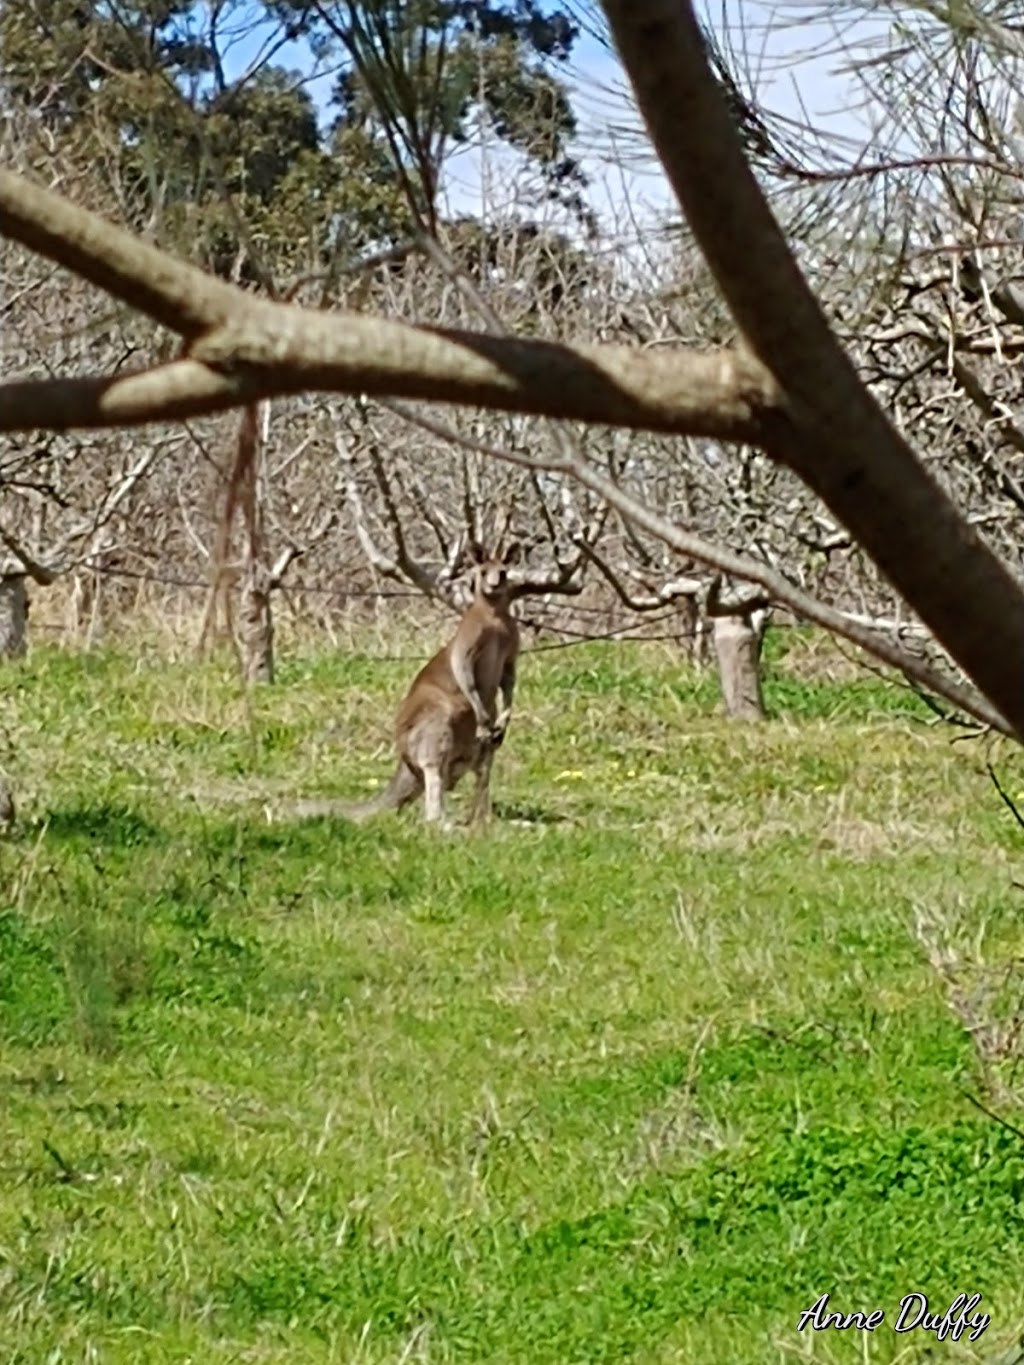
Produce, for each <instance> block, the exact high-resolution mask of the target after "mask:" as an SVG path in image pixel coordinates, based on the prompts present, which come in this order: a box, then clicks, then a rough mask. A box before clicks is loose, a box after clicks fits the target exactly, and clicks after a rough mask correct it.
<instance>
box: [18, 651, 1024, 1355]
mask: <svg viewBox="0 0 1024 1365" xmlns="http://www.w3.org/2000/svg"><path fill="white" fill-rule="evenodd" d="M785 643H786V642H785V641H784V640H783V641H782V643H779V639H778V637H773V659H772V665H771V671H770V677H769V680H768V687H767V698H768V701H769V704H770V706H771V709H772V713H773V718H772V719H771V720H770V721H769V722H768V723H766V724H764V725H762V726H753V727H742V726H731V725H728V724H726V723H725V722H723V721H722V720H721V719H720V718H718V717H717V716H716V714H715V707H716V701H717V692H716V686H715V683H714V679H713V678H704V679H699V678H697V677H695V676H693V675H691V674H690V673H688V672H687V669H686V668H685V667H683V666H681V665H680V663H679V660H678V659H677V658H675V657H674V656H673V655H672V653H671V651H669V650H668V649H667V648H662V647H660V646H643V647H641V646H639V645H635V644H627V645H619V646H613V645H603V646H602V645H597V644H595V645H591V646H586V647H581V648H576V649H570V650H564V651H554V652H549V653H535V654H532V655H529V656H528V657H526V658H525V659H524V661H523V666H522V670H521V683H520V691H519V696H518V708H517V713H516V716H515V719H514V721H513V726H512V730H511V732H510V736H509V740H508V742H507V744H506V746H505V748H503V749H502V751H501V754H500V755H499V759H498V762H497V764H496V769H495V779H494V795H495V799H496V802H497V805H498V818H497V819H496V820H495V822H494V824H493V825H492V826H491V828H490V830H489V831H488V832H486V833H485V834H483V835H482V836H481V835H468V834H466V833H465V832H456V833H454V834H452V835H448V836H443V835H439V834H437V833H436V832H435V833H431V832H429V831H425V830H424V829H423V828H422V826H421V824H420V819H419V811H418V810H417V811H414V812H410V813H408V815H402V816H401V817H395V816H393V815H392V816H390V817H388V816H385V817H382V818H381V819H380V820H379V821H377V822H376V823H373V824H369V825H366V826H363V827H359V828H354V827H349V826H346V825H345V824H343V823H341V822H332V821H329V820H310V821H303V822H298V821H296V822H292V823H282V824H268V823H267V821H266V819H265V817H264V815H263V814H262V812H261V803H262V802H263V801H265V800H267V799H271V798H277V797H279V796H280V795H282V794H284V793H292V794H296V795H298V794H302V795H321V794H325V795H327V794H330V795H333V794H337V795H345V796H349V795H362V794H364V793H365V792H366V791H367V790H369V789H370V788H371V787H373V786H375V785H376V784H377V782H379V781H381V780H383V778H384V777H386V776H387V774H388V771H389V767H390V756H389V751H388V722H389V711H390V708H391V706H392V705H393V703H394V701H395V699H396V693H397V692H399V691H400V689H401V687H402V685H403V682H404V680H405V679H407V678H408V676H409V674H410V669H411V668H412V667H413V666H414V665H415V663H417V662H418V659H417V658H416V657H415V656H416V655H418V654H419V653H420V652H422V649H423V644H422V641H421V642H420V643H419V644H418V645H409V646H407V653H408V654H409V655H410V656H411V657H410V658H409V659H408V660H406V661H404V662H403V661H394V660H392V661H390V662H387V661H385V662H380V661H374V660H373V659H372V658H370V657H368V656H367V655H360V654H357V653H351V654H349V655H347V656H343V655H341V654H340V653H338V654H334V655H331V654H330V653H328V652H323V651H321V652H320V653H319V654H315V653H313V652H311V651H307V652H305V653H302V652H299V651H292V652H289V653H288V654H287V655H286V657H285V658H284V659H283V660H282V664H281V670H280V681H279V683H278V684H277V685H276V686H275V687H274V688H273V689H272V690H267V691H264V692H257V693H255V694H253V695H252V697H251V698H249V699H247V698H246V697H245V696H244V695H243V694H242V692H241V691H240V689H239V686H238V684H237V681H236V679H235V677H234V674H233V671H232V666H231V664H230V661H228V660H219V661H214V662H210V663H205V664H197V663H195V662H194V661H192V660H182V661H179V662H177V663H175V662H168V661H167V660H166V659H164V658H162V657H160V654H159V651H156V650H152V649H150V650H145V649H139V650H134V651H132V652H128V651H125V652H123V653H118V652H117V651H116V650H111V651H109V652H106V651H100V652H92V653H88V654H85V653H82V654H75V653H63V654H62V653H60V652H58V651H56V650H47V649H40V650H38V651H37V652H35V653H34V654H33V656H32V658H31V659H30V661H29V662H28V663H26V664H25V665H23V666H21V667H18V668H11V669H8V670H7V672H6V673H5V676H4V680H3V698H2V702H0V724H2V727H3V735H4V737H5V740H6V742H7V744H8V746H9V756H8V759H7V763H8V767H9V768H10V769H11V771H12V773H13V775H14V777H15V778H16V781H17V789H18V792H19V794H20V796H21V807H20V820H19V824H18V827H17V829H16V831H15V832H14V834H13V835H12V836H11V837H10V838H8V839H7V840H6V841H4V842H3V843H2V844H0V894H2V898H3V899H2V907H0V1172H2V1175H0V1362H3V1365H62V1363H63V1362H75V1363H76V1365H77V1363H78V1362H104V1365H105V1363H106V1362H118V1363H120V1362H186V1361H192V1362H195V1363H196V1365H207V1363H208V1365H226V1362H288V1363H289V1365H301V1363H302V1362H327V1361H332V1362H334V1361H337V1362H385V1361H386V1362H399V1361H431V1362H443V1361H465V1362H523V1365H544V1363H545V1362H551V1365H556V1363H557V1365H575V1363H576V1362H580V1363H581V1365H582V1363H583V1362H588V1363H589V1362H595V1363H596V1362H619V1361H628V1362H668V1361H680V1362H691V1361H692V1362H701V1363H703V1362H708V1363H709V1365H710V1363H711V1362H715V1365H731V1363H732V1362H736V1363H737V1365H740V1363H742V1365H748V1363H749V1362H761V1361H802V1360H814V1361H823V1362H828V1361H854V1360H857V1361H865V1360H871V1361H896V1360H899V1361H902V1362H908V1361H919V1360H926V1359H927V1360H938V1359H942V1360H956V1361H961V1360H963V1361H967V1360H972V1361H973V1360H985V1361H992V1360H995V1359H996V1358H997V1356H998V1355H999V1353H1000V1352H1001V1351H1005V1350H1006V1349H1007V1348H1008V1347H1009V1346H1011V1345H1012V1343H1014V1342H1015V1341H1017V1340H1018V1338H1019V1336H1020V1334H1021V1332H1022V1330H1024V1204H1022V1199H1024V1138H1022V1137H1021V1136H1018V1135H1017V1134H1016V1133H1015V1132H1014V1131H1012V1129H1011V1128H1010V1127H1008V1126H1006V1124H1011V1125H1016V1126H1018V1127H1020V1128H1022V1129H1024V1105H1022V1104H1021V1102H1020V1097H1021V1094H1022V1090H1021V1082H1020V1078H1019V1077H1017V1076H1016V1075H1015V1062H1016V1061H1017V1060H1019V1058H1020V1055H1021V1053H1022V1051H1024V1044H1022V1045H1021V1046H1018V1045H1017V1040H1016V1038H1015V1036H1014V1033H1013V1026H1014V1018H1015V1014H1016V1012H1017V1011H1018V1009H1019V1008H1020V996H1021V994H1022V988H1021V977H1020V975H1019V973H1018V969H1017V966H1016V963H1017V960H1018V959H1019V958H1021V956H1022V932H1021V924H1022V912H1024V892H1022V890H1021V888H1020V887H1019V886H1015V885H1014V883H1015V882H1018V883H1019V882H1021V881H1024V870H1022V868H1024V841H1022V837H1021V832H1020V830H1019V829H1018V828H1017V826H1016V825H1015V823H1014V821H1013V819H1012V817H1011V816H1010V814H1009V812H1008V811H1007V810H1006V808H1005V807H1004V806H1003V805H1002V804H1001V802H1000V801H999V799H998V796H997V794H996V793H995V791H994V789H993V787H992V785H991V783H990V781H989V779H988V777H987V776H986V774H985V772H984V762H983V760H984V753H983V751H982V749H981V747H980V746H979V745H978V744H976V743H975V744H970V743H957V744H952V743H951V742H950V741H951V738H952V735H953V734H955V733H956V732H952V731H950V730H948V729H936V728H934V727H932V726H930V725H929V724H928V723H927V720H928V713H927V712H926V711H925V710H924V708H923V707H921V706H920V705H919V704H918V703H917V702H916V701H915V700H914V699H912V698H909V699H908V695H907V693H905V692H900V691H897V690H895V689H890V688H886V687H884V686H882V685H881V684H879V683H875V682H872V681H864V680H861V681H853V682H851V681H846V682H845V683H839V682H832V681H828V680H821V679H819V680H815V678H814V676H813V672H814V670H812V669H809V668H808V667H806V666H805V664H803V663H801V660H800V657H798V655H797V654H796V653H792V652H791V653H790V654H784V652H783V646H784V645H785ZM382 708H383V709H382ZM999 772H1000V775H1001V777H1002V779H1003V781H1004V782H1005V783H1006V785H1007V788H1008V790H1009V791H1010V792H1013V793H1018V792H1019V793H1021V796H1022V799H1024V763H1022V762H1021V760H1019V759H1017V758H1015V757H1014V756H1013V755H1012V754H1009V753H1007V754H1003V755H1002V756H1001V757H1000V760H999ZM467 803H468V791H467V792H466V793H465V794H463V793H462V792H460V793H459V799H458V800H457V801H456V803H455V804H456V809H457V810H461V811H464V810H465V808H466V805H467ZM972 1029H973V1032H972ZM972 1096H973V1097H974V1099H976V1100H978V1101H979V1102H980V1103H981V1104H983V1105H985V1106H986V1107H987V1108H988V1109H990V1110H991V1111H993V1113H994V1114H996V1115H998V1116H999V1118H998V1119H997V1118H994V1117H991V1116H989V1115H987V1114H986V1113H984V1112H982V1111H981V1110H980V1109H979V1108H978V1106H977V1105H976V1104H975V1103H973V1102H972V1100H971V1098H969V1097H972ZM999 1119H1002V1120H1004V1122H1002V1123H1001V1122H1000V1121H999ZM913 1291H920V1292H923V1293H926V1294H927V1295H928V1296H929V1307H930V1311H932V1312H937V1313H942V1312H944V1311H945V1309H946V1307H947V1306H948V1305H949V1303H950V1302H951V1300H952V1299H953V1297H954V1295H956V1294H957V1293H958V1292H961V1291H963V1292H966V1293H980V1294H982V1295H983V1299H982V1301H981V1304H980V1305H979V1309H978V1311H984V1312H988V1313H989V1314H991V1319H992V1321H991V1325H990V1327H989V1328H988V1329H987V1330H986V1331H985V1332H984V1334H983V1335H982V1336H981V1337H980V1338H979V1339H977V1340H975V1341H973V1342H969V1341H968V1340H967V1338H966V1336H965V1337H964V1338H963V1339H962V1340H960V1341H959V1342H956V1341H951V1340H945V1341H940V1342H936V1340H935V1336H934V1334H932V1333H928V1332H925V1331H923V1330H920V1329H918V1330H915V1331H911V1332H907V1333H902V1334H897V1333H896V1332H894V1331H893V1329H892V1324H893V1322H894V1320H895V1319H896V1316H897V1312H898V1305H899V1300H900V1298H901V1297H902V1296H903V1295H905V1294H908V1293H911V1292H913ZM825 1292H827V1293H829V1295H830V1296H831V1303H830V1307H831V1308H833V1309H839V1310H841V1311H847V1312H848V1311H852V1310H855V1309H862V1310H864V1311H865V1312H869V1311H871V1310H872V1309H875V1308H881V1309H884V1310H885V1321H884V1323H883V1324H882V1325H881V1326H880V1327H879V1328H878V1329H877V1330H876V1331H874V1332H873V1333H866V1332H858V1331H853V1330H851V1331H845V1332H840V1331H836V1330H826V1331H821V1332H812V1331H810V1330H808V1331H805V1332H803V1333H798V1332H797V1330H796V1324H797V1319H798V1316H799V1314H800V1312H801V1311H802V1310H803V1309H805V1308H808V1307H810V1305H811V1304H812V1303H813V1302H814V1301H815V1300H816V1299H818V1297H819V1296H820V1295H821V1294H823V1293H825Z"/></svg>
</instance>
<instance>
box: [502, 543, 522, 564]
mask: <svg viewBox="0 0 1024 1365" xmlns="http://www.w3.org/2000/svg"><path fill="white" fill-rule="evenodd" d="M522 557H523V543H522V541H520V540H514V541H513V542H512V544H511V545H509V546H508V548H507V549H506V550H505V553H504V554H503V555H502V557H501V558H502V563H504V564H508V565H510V566H511V565H512V564H518V563H519V561H520V560H521V559H522Z"/></svg>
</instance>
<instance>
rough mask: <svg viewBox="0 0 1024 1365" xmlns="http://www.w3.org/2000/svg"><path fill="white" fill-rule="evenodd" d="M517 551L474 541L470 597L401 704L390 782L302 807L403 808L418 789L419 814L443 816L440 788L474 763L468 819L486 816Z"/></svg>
mask: <svg viewBox="0 0 1024 1365" xmlns="http://www.w3.org/2000/svg"><path fill="white" fill-rule="evenodd" d="M519 554H520V547H519V545H518V544H516V545H513V546H511V547H510V548H509V550H508V551H507V552H506V554H505V555H504V557H503V558H502V559H501V560H498V559H492V558H490V557H489V556H488V555H487V554H485V552H484V551H483V549H482V548H481V547H480V546H479V545H478V544H476V543H474V544H472V545H470V546H469V555H470V559H471V562H472V563H473V564H474V570H473V600H472V602H471V603H470V605H469V606H468V607H467V609H466V611H465V613H464V614H463V617H462V620H461V621H460V622H459V625H458V629H457V630H456V632H455V634H454V635H453V636H452V638H451V639H450V640H449V641H448V643H447V644H446V645H444V646H443V648H441V649H439V650H438V652H437V653H436V654H435V655H434V657H433V658H432V659H430V660H429V661H428V662H427V663H426V664H424V666H423V667H422V668H421V669H420V671H419V673H417V675H416V677H415V678H414V679H413V681H412V684H411V685H410V687H409V690H408V692H407V693H406V695H405V699H404V701H403V702H402V704H401V706H400V707H399V708H398V714H397V716H396V717H395V725H394V736H395V748H396V750H397V752H398V764H397V767H396V768H395V771H394V774H393V775H392V778H391V781H390V782H389V783H388V784H387V786H386V787H385V788H384V789H383V790H382V791H381V792H379V793H378V794H377V795H376V796H375V797H372V798H371V799H370V800H369V801H365V802H362V803H360V804H358V805H343V804H340V803H338V802H333V801H332V802H303V803H301V805H300V807H299V813H300V814H303V815H332V814H337V815H343V816H345V817H346V818H347V819H349V820H365V819H368V818H369V817H370V816H373V815H377V814H378V813H380V812H382V811H386V810H400V809H401V808H402V807H403V806H406V805H408V804H409V802H410V801H413V800H415V799H416V798H417V797H418V796H419V795H420V793H421V792H422V794H423V801H424V819H425V820H427V821H428V822H430V823H431V824H435V823H436V824H444V823H446V820H445V811H444V799H445V796H446V795H447V793H448V792H450V791H451V790H452V788H453V787H454V786H455V785H456V783H458V782H459V781H460V779H461V778H462V777H463V776H465V774H466V773H467V772H469V771H471V770H472V772H473V774H474V776H475V779H476V787H475V790H474V793H473V804H472V807H471V811H470V824H474V825H475V824H477V823H479V822H480V821H482V820H484V819H486V818H487V817H488V816H489V814H490V781H491V767H492V765H493V763H494V752H495V750H496V749H497V748H499V747H500V745H501V743H502V741H503V740H504V738H505V732H506V730H507V729H508V723H509V719H510V717H511V714H512V698H513V695H514V693H515V685H516V664H517V660H518V656H519V627H518V626H517V624H516V621H515V617H514V616H513V615H512V611H511V603H512V591H511V585H510V584H509V580H508V573H507V570H508V568H509V566H511V565H512V564H514V563H516V561H517V560H518V559H519ZM499 693H500V695H501V709H500V711H499V710H497V709H496V708H497V701H498V695H499Z"/></svg>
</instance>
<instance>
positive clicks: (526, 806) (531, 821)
mask: <svg viewBox="0 0 1024 1365" xmlns="http://www.w3.org/2000/svg"><path fill="white" fill-rule="evenodd" d="M492 809H493V813H494V818H495V819H496V820H508V821H513V820H515V821H518V822H519V823H521V824H526V825H567V824H570V823H571V817H570V816H568V815H565V814H564V813H563V812H562V811H558V810H552V809H551V808H550V807H548V806H538V805H535V804H533V803H523V802H519V801H495V803H494V806H493V808H492Z"/></svg>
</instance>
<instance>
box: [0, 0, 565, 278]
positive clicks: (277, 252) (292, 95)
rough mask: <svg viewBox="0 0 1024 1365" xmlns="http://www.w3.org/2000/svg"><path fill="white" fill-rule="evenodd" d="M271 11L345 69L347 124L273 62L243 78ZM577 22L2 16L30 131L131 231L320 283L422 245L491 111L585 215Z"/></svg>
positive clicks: (407, 11) (511, 6)
mask: <svg viewBox="0 0 1024 1365" xmlns="http://www.w3.org/2000/svg"><path fill="white" fill-rule="evenodd" d="M268 20H271V21H273V23H274V24H275V25H276V26H277V27H276V31H274V30H271V29H266V28H265V29H264V31H263V34H262V36H263V38H264V39H265V41H266V50H268V51H270V52H271V53H273V52H275V51H276V48H277V46H278V44H277V43H276V42H275V39H276V38H277V37H279V36H281V37H290V38H291V39H292V40H293V41H294V40H302V41H303V42H304V43H306V44H307V45H308V46H311V47H312V49H313V50H314V51H315V52H316V53H318V54H319V55H320V56H322V57H324V58H325V59H326V58H329V59H330V61H331V62H332V63H333V64H334V66H335V67H336V68H340V74H339V76H338V80H337V84H336V89H335V93H334V101H333V105H334V112H335V114H336V117H335V118H334V121H333V123H332V124H331V126H329V127H327V128H323V127H321V123H320V120H319V118H318V114H317V110H316V108H315V107H314V104H313V102H312V99H311V97H310V94H309V92H308V90H307V89H306V87H305V85H304V84H303V78H302V76H301V74H300V73H298V72H294V71H291V70H288V69H286V68H285V67H283V66H281V65H279V64H277V63H276V62H275V61H274V60H273V57H268V58H266V59H264V60H261V62H260V63H259V64H257V65H256V66H255V67H254V69H252V70H251V71H249V72H245V73H240V74H234V73H231V74H229V73H228V72H227V71H226V63H227V62H228V59H229V54H230V52H231V50H232V48H233V47H235V46H236V45H237V43H238V42H239V40H240V39H241V38H242V37H244V36H245V35H246V34H247V33H251V32H253V26H254V25H255V24H257V23H259V22H262V23H263V24H264V25H266V23H267V21H268ZM576 31H577V30H576V28H575V26H574V25H573V24H572V23H571V22H570V21H569V19H568V17H567V16H566V15H565V14H564V13H563V12H562V11H560V10H558V9H555V10H552V11H550V12H549V11H548V10H547V9H545V8H544V7H542V6H540V5H539V4H536V3H534V0H528V3H523V2H522V0H517V3H508V0H488V3H484V4H472V5H463V4H441V3H427V4H417V5H408V4H404V3H403V4H400V5H399V4H395V3H393V0H386V2H385V0H373V3H365V4H361V5H354V6H350V5H347V4H345V5H341V4H328V5H324V6H320V5H317V6H312V5H308V4H306V3H305V0H297V2H296V3H286V2H285V0H278V2H277V3H274V4H270V5H266V6H265V7H264V9H263V11H262V13H261V10H260V8H259V7H251V6H245V5H244V4H242V3H241V0H228V3H227V4H225V5H218V6H216V7H215V9H214V10H211V11H210V12H207V11H206V10H205V9H204V8H203V7H199V9H197V8H196V7H195V6H193V5H191V4H189V3H187V2H186V0H127V3H124V4H119V5H117V6H112V5H108V4H99V5H91V6H83V5H81V4H79V3H78V0H55V3H54V4H52V5H51V4H47V5H45V6H44V5H37V4H32V5H13V6H6V7H3V8H2V9H0V54H2V56H0V80H2V82H3V86H4V88H5V90H6V91H7V94H8V97H9V98H10V99H11V100H12V101H13V103H14V105H15V106H20V107H21V108H23V109H25V110H26V111H32V116H33V121H32V123H30V124H29V125H27V126H36V125H35V123H34V119H35V111H36V109H37V108H40V107H41V109H42V113H43V117H44V119H45V120H46V122H47V124H48V128H49V131H50V133H55V134H57V135H58V137H59V140H60V147H61V151H62V153H63V154H64V156H65V157H67V158H70V159H71V161H72V162H76V163H77V164H79V165H80V166H81V167H82V170H83V173H87V174H88V175H89V176H90V177H91V178H92V179H93V180H94V181H95V182H96V185H95V189H96V193H97V196H98V197H99V199H100V200H101V201H102V202H104V203H105V204H108V203H109V201H110V198H111V197H113V198H114V199H115V201H116V202H117V204H118V209H119V212H120V215H121V217H122V218H123V219H124V220H125V221H127V222H128V223H130V224H132V225H135V226H141V225H142V224H147V225H148V226H149V227H150V228H151V227H152V224H153V222H154V221H156V222H157V223H158V225H159V231H160V235H161V237H162V238H163V240H164V241H165V242H167V243H168V244H169V245H171V246H173V247H175V248H177V249H179V250H186V251H188V252H189V253H190V254H193V255H195V256H198V258H199V259H200V260H201V261H202V262H203V264H205V265H206V266H207V267H208V268H211V269H213V270H214V271H215V272H216V273H218V274H221V275H228V276H232V275H233V276H236V277H238V278H240V279H242V280H246V281H254V280H259V279H260V278H261V269H260V266H261V265H264V266H267V267H269V269H270V271H271V273H273V274H275V275H277V276H288V275H290V274H292V273H299V274H302V273H315V272H318V271H322V270H324V269H325V267H328V266H333V265H336V264H337V262H338V261H341V262H344V261H345V260H346V259H347V258H348V257H350V256H351V255H353V254H356V253H358V252H359V251H361V250H363V249H364V248H365V247H366V245H367V244H368V243H374V244H378V245H379V244H380V243H381V242H397V241H401V240H406V239H407V238H408V235H409V232H410V229H411V227H412V222H413V216H414V215H413V208H412V205H415V207H416V213H417V214H418V215H419V216H420V217H422V218H426V219H427V220H428V221H430V222H431V223H433V224H435V225H436V214H435V206H436V197H437V192H438V185H439V178H440V175H441V171H442V167H443V163H444V159H445V157H446V155H447V152H448V150H449V148H450V146H451V145H452V144H453V143H458V142H461V141H465V140H466V138H467V137H469V136H470V134H471V132H472V131H473V124H474V121H475V120H476V119H477V118H478V117H479V116H481V115H482V114H486V115H487V116H488V117H489V118H490V120H491V125H492V129H493V131H494V133H495V134H496V135H497V136H498V137H499V138H500V139H502V140H504V141H505V142H506V143H507V144H508V145H509V146H511V147H514V148H516V149H517V150H518V151H519V152H521V153H522V154H524V155H525V157H526V158H527V160H528V161H529V162H530V163H531V164H533V165H535V166H536V167H537V169H538V171H539V173H540V177H541V181H542V183H543V184H544V185H545V186H546V190H545V193H546V194H547V195H553V196H555V197H559V198H561V199H563V200H564V201H565V202H566V203H568V204H570V206H571V207H574V209H575V211H577V212H578V213H580V214H582V213H583V211H584V210H583V205H582V200H581V199H580V189H581V187H582V185H583V184H584V183H585V182H584V178H583V175H582V172H581V170H580V167H579V166H578V164H577V163H576V162H575V161H573V160H572V158H570V157H569V156H568V154H567V151H566V140H567V139H568V138H569V137H570V136H571V135H572V133H573V131H574V129H575V121H574V117H573V114H572V110H571V107H570V105H569V102H568V97H567V94H566V91H565V87H564V85H563V84H562V83H560V82H559V81H558V80H557V79H556V78H555V77H554V76H553V74H552V73H551V71H550V69H549V68H550V66H551V64H552V63H553V62H557V61H559V60H563V59H564V58H565V57H566V56H567V55H568V53H569V51H570V50H571V47H572V43H573V41H574V39H575V36H576ZM292 51H293V52H294V48H293V49H292ZM48 145H49V144H48ZM410 199H411V201H412V202H411V203H410ZM240 222H241V223H244V224H245V230H244V231H240V228H239V223H240ZM257 255H258V257H259V261H257V260H256V259H255V258H256V256H257Z"/></svg>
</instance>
